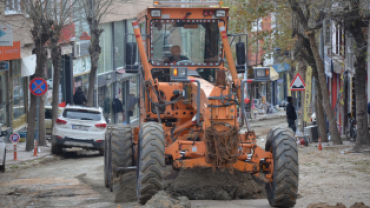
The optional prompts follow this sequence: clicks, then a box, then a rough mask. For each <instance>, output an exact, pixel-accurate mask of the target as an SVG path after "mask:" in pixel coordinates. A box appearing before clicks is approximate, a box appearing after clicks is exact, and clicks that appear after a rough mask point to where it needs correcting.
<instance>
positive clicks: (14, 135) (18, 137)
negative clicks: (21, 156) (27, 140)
mask: <svg viewBox="0 0 370 208" xmlns="http://www.w3.org/2000/svg"><path fill="white" fill-rule="evenodd" d="M20 138H21V137H20V136H19V134H17V133H13V134H12V135H10V140H12V142H13V144H17V143H18V142H19V139H20Z"/></svg>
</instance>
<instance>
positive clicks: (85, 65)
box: [73, 56, 91, 75]
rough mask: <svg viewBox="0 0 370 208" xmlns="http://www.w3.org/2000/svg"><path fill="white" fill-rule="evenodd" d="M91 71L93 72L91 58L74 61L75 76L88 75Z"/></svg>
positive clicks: (86, 57)
mask: <svg viewBox="0 0 370 208" xmlns="http://www.w3.org/2000/svg"><path fill="white" fill-rule="evenodd" d="M90 70H91V58H90V56H85V57H82V58H79V59H75V60H73V75H77V74H83V73H87V72H90Z"/></svg>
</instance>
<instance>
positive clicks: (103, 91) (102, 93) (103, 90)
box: [98, 86, 113, 123]
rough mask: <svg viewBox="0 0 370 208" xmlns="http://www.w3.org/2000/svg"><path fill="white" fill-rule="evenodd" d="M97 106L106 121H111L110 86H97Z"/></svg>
mask: <svg viewBox="0 0 370 208" xmlns="http://www.w3.org/2000/svg"><path fill="white" fill-rule="evenodd" d="M98 93H99V95H98V99H99V100H98V102H99V107H101V108H102V109H103V111H104V117H105V120H106V121H107V123H110V122H111V121H113V113H112V86H104V87H99V90H98Z"/></svg>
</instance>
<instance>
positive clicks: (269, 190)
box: [265, 128, 299, 208]
mask: <svg viewBox="0 0 370 208" xmlns="http://www.w3.org/2000/svg"><path fill="white" fill-rule="evenodd" d="M265 151H270V152H272V155H273V160H274V162H273V164H274V165H273V174H272V182H271V183H267V184H266V195H267V199H268V200H269V203H270V206H272V207H284V208H288V207H294V205H295V203H296V200H297V196H298V174H299V169H298V149H297V143H296V141H295V138H294V133H293V131H292V130H290V129H287V128H274V129H272V130H271V131H270V133H269V134H268V136H267V140H266V146H265Z"/></svg>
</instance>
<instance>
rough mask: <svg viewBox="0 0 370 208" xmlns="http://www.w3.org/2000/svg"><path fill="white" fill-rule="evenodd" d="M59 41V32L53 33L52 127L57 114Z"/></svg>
mask: <svg viewBox="0 0 370 208" xmlns="http://www.w3.org/2000/svg"><path fill="white" fill-rule="evenodd" d="M59 39H60V31H55V33H54V37H52V38H51V58H52V61H53V68H54V74H53V101H52V123H51V124H52V126H54V124H55V120H56V119H57V118H58V113H59V84H60V58H61V54H60V50H59V47H58V42H59Z"/></svg>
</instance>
